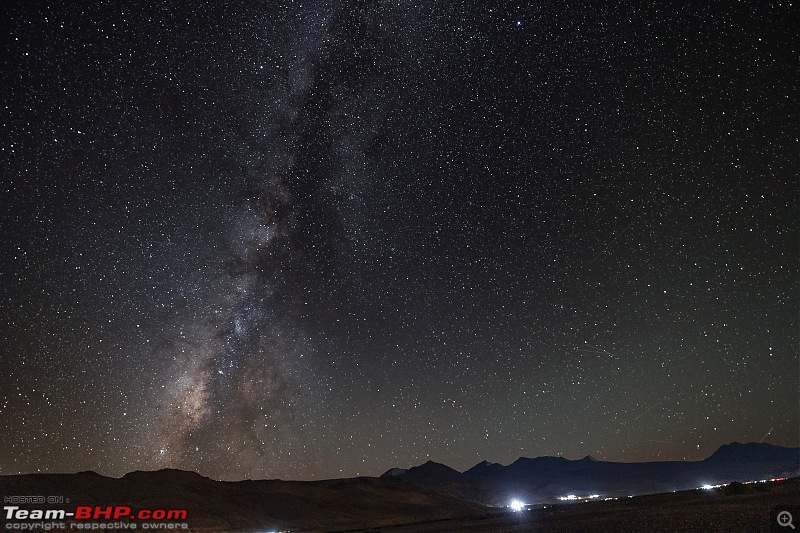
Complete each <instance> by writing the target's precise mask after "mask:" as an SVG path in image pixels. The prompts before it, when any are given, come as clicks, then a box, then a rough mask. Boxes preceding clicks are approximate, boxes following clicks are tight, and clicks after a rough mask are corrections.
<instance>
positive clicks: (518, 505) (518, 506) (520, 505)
mask: <svg viewBox="0 0 800 533" xmlns="http://www.w3.org/2000/svg"><path fill="white" fill-rule="evenodd" d="M508 506H509V507H511V510H512V511H514V512H516V513H518V512H520V511H522V510H523V509H525V503H524V502H521V501H519V500H511V503H510V504H508Z"/></svg>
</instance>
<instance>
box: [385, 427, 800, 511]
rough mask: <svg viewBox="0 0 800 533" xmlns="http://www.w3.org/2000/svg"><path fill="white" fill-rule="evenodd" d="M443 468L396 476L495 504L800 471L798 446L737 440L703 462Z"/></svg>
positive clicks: (530, 461)
mask: <svg viewBox="0 0 800 533" xmlns="http://www.w3.org/2000/svg"><path fill="white" fill-rule="evenodd" d="M432 465H436V466H435V467H434V466H432ZM443 467H444V465H440V464H439V463H433V462H432V461H429V462H428V463H425V465H421V466H419V467H414V468H411V469H409V470H408V472H407V473H404V474H399V475H396V477H398V478H400V479H402V480H404V481H408V482H409V483H412V484H414V485H418V486H425V487H439V488H440V489H441V488H446V489H447V490H449V491H450V492H451V493H456V494H459V495H461V496H462V497H468V495H469V494H475V493H476V491H477V492H479V493H481V494H482V496H481V498H480V499H481V501H488V502H493V503H499V502H500V501H502V500H504V499H505V498H506V496H505V495H507V494H508V492H509V491H514V492H515V493H517V494H520V495H525V497H526V498H527V499H528V500H529V501H546V500H550V499H552V498H555V497H558V496H563V495H566V494H575V493H577V494H581V493H586V494H603V495H606V496H621V495H631V494H647V493H657V492H671V491H677V490H686V489H691V488H696V487H700V486H703V485H709V484H710V485H715V484H721V483H728V482H730V481H755V480H762V479H769V478H774V477H786V476H797V475H800V448H786V447H782V446H776V445H773V444H766V443H748V444H741V443H737V442H734V443H731V444H725V445H722V446H720V448H719V449H717V450H716V451H715V452H714V453H713V454H711V455H710V456H709V457H707V458H706V459H703V460H701V461H651V462H640V463H618V462H613V461H600V460H597V459H596V458H594V457H592V456H591V455H587V456H586V457H584V458H582V459H578V460H570V459H567V458H565V457H552V456H543V457H536V458H528V457H520V458H519V459H517V460H516V461H514V462H513V463H511V464H510V465H508V466H503V465H500V464H497V463H490V462H488V461H482V462H480V463H478V464H476V465H475V466H473V467H472V468H470V469H468V470H466V471H465V472H464V473H463V474H459V473H458V472H457V471H455V470H453V469H450V468H449V467H444V468H443Z"/></svg>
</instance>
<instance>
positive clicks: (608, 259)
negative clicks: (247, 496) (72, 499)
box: [0, 1, 800, 480]
mask: <svg viewBox="0 0 800 533" xmlns="http://www.w3.org/2000/svg"><path fill="white" fill-rule="evenodd" d="M128 4H130V3H127V2H111V1H109V2H53V3H46V2H39V1H25V2H4V3H3V7H2V8H0V9H1V10H2V12H1V13H0V20H2V28H3V29H2V38H3V47H2V49H3V52H2V54H0V55H1V56H2V57H1V58H0V70H1V71H2V91H0V94H2V96H0V99H1V100H2V102H1V103H2V105H0V119H1V120H0V122H1V123H2V133H1V134H0V161H2V181H1V182H0V235H2V238H0V302H2V305H1V306H0V313H1V314H0V474H17V473H29V472H39V471H42V472H75V471H80V470H95V471H97V472H99V473H102V474H105V475H112V476H120V475H122V474H124V473H126V472H129V471H132V470H136V469H151V470H152V469H157V468H163V467H174V468H182V469H188V470H195V471H198V472H200V473H201V474H203V475H207V476H210V477H213V478H217V479H229V480H235V479H243V478H254V479H255V478H284V479H319V478H334V477H343V476H355V475H380V474H381V473H382V472H384V471H385V470H386V469H388V468H390V467H394V466H398V467H409V466H412V465H416V464H419V463H422V462H424V461H426V460H428V459H432V460H435V461H438V462H443V463H446V464H448V465H450V466H452V467H454V468H457V469H460V470H463V469H466V468H469V467H471V466H472V465H474V464H475V463H477V462H479V461H481V460H483V459H487V460H490V461H493V462H501V463H509V462H512V461H513V460H515V459H516V458H517V457H519V456H527V457H535V456H539V455H564V456H565V457H568V458H572V459H575V458H579V457H582V456H585V455H587V454H591V455H593V456H595V457H597V458H599V459H606V460H615V461H640V460H657V459H691V460H695V459H702V458H704V457H706V456H708V455H709V454H711V453H712V452H713V451H714V450H715V449H716V448H717V447H718V446H719V445H721V444H723V443H727V442H731V441H740V442H748V441H756V442H758V441H761V440H762V439H765V441H766V442H771V443H775V444H780V445H786V446H797V445H798V444H800V401H798V400H799V398H800V396H799V391H800V383H799V381H800V365H799V364H798V331H799V324H798V312H799V309H798V292H799V291H798V289H799V288H800V283H798V279H799V278H798V265H800V253H799V252H800V248H799V243H800V232H799V231H798V229H799V228H800V217H798V208H797V207H798V206H797V203H798V198H799V195H798V176H797V174H798V168H800V165H798V154H799V153H800V151H798V148H799V147H798V124H800V121H799V120H798V96H799V95H798V91H797V87H798V86H799V85H800V80H798V43H797V36H798V31H797V25H796V22H794V23H793V22H792V20H796V19H794V17H793V16H791V15H790V6H789V4H788V3H785V2H772V3H767V2H738V3H736V4H735V5H733V4H734V3H733V2H722V3H716V4H715V5H714V6H712V7H704V6H703V5H701V4H704V3H702V2H701V3H692V4H691V5H690V4H686V5H685V6H681V5H680V4H681V3H678V4H679V5H677V6H676V5H668V4H667V3H662V2H653V4H655V5H649V4H646V3H638V2H625V3H618V4H616V5H611V4H606V3H605V2H599V3H595V4H594V5H589V4H585V3H575V4H572V3H570V4H569V5H567V4H566V3H564V2H532V3H531V4H533V5H525V4H522V3H508V2H501V3H494V2H477V1H468V2H450V1H448V2H440V3H434V2H428V1H422V2H413V3H407V2H404V1H394V2H382V1H381V2H348V3H339V2H334V3H326V2H299V1H298V2H293V1H287V2H201V1H197V2H187V1H169V2H151V3H150V4H154V5H151V6H145V5H143V4H144V2H137V3H135V5H128ZM221 4H228V7H222V6H221Z"/></svg>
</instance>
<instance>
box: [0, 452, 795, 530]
mask: <svg viewBox="0 0 800 533" xmlns="http://www.w3.org/2000/svg"><path fill="white" fill-rule="evenodd" d="M798 475H800V448H784V447H781V446H774V445H771V444H761V443H751V444H739V443H733V444H728V445H724V446H722V447H720V448H719V449H718V450H717V451H716V452H715V453H714V454H713V455H711V456H710V457H708V458H707V459H704V460H702V461H660V462H649V463H614V462H608V461H598V460H596V459H594V458H592V457H590V456H587V457H584V458H583V459H580V460H576V461H570V460H568V459H565V458H563V457H537V458H535V459H529V458H525V457H521V458H519V459H518V460H516V461H514V463H512V464H510V465H508V466H503V465H500V464H497V463H489V462H487V461H483V462H481V463H479V464H477V465H475V466H474V467H472V468H470V469H469V470H467V471H466V472H459V471H457V470H454V469H452V468H450V467H449V466H446V465H443V464H439V463H435V462H433V461H428V462H427V463H425V464H422V465H419V466H415V467H413V468H409V469H407V470H406V469H399V468H393V469H391V470H389V471H387V472H386V473H385V474H384V475H383V476H381V477H380V478H354V479H335V480H326V481H306V482H301V481H280V480H261V481H250V480H247V481H238V482H222V481H214V480H211V479H208V478H206V477H203V476H201V475H199V474H196V473H194V472H185V471H181V470H171V469H167V470H159V471H156V472H139V471H137V472H131V473H129V474H126V475H125V476H123V477H121V478H118V479H117V478H109V477H105V476H101V475H99V474H96V473H94V472H80V473H77V474H28V475H16V476H0V494H2V495H3V496H21V495H48V496H50V495H57V496H63V497H64V498H68V499H69V502H65V503H64V504H63V505H61V506H50V508H64V509H65V510H67V511H74V510H75V506H76V505H90V506H107V505H111V506H113V505H124V506H129V507H130V508H131V509H134V510H137V509H186V510H187V514H188V516H187V520H186V522H187V523H188V524H189V527H190V528H191V529H192V530H214V531H256V530H285V529H291V530H303V531H340V530H346V529H362V528H376V527H383V526H389V525H392V524H403V523H411V522H418V521H424V520H428V521H432V520H442V519H449V518H454V517H464V516H473V517H474V516H484V515H485V514H486V513H487V512H488V511H489V509H488V507H489V506H495V507H505V506H506V505H508V503H509V501H510V500H511V499H512V498H516V499H520V500H523V501H525V502H527V503H535V502H552V501H556V498H559V497H566V496H567V495H570V494H572V495H574V496H575V497H576V498H584V497H588V496H590V495H597V497H598V498H609V497H619V496H627V495H635V494H645V493H657V492H669V491H673V490H683V489H689V488H696V487H701V486H703V485H716V484H721V483H727V482H730V481H755V480H760V479H770V478H775V477H794V476H798ZM22 508H23V509H24V508H26V506H24V505H23V506H22ZM494 512H497V510H496V511H494Z"/></svg>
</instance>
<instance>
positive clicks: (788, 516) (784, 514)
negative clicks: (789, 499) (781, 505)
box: [778, 511, 794, 529]
mask: <svg viewBox="0 0 800 533" xmlns="http://www.w3.org/2000/svg"><path fill="white" fill-rule="evenodd" d="M778 525H779V526H781V527H790V528H792V529H794V524H792V513H790V512H789V511H781V512H780V513H778Z"/></svg>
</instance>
